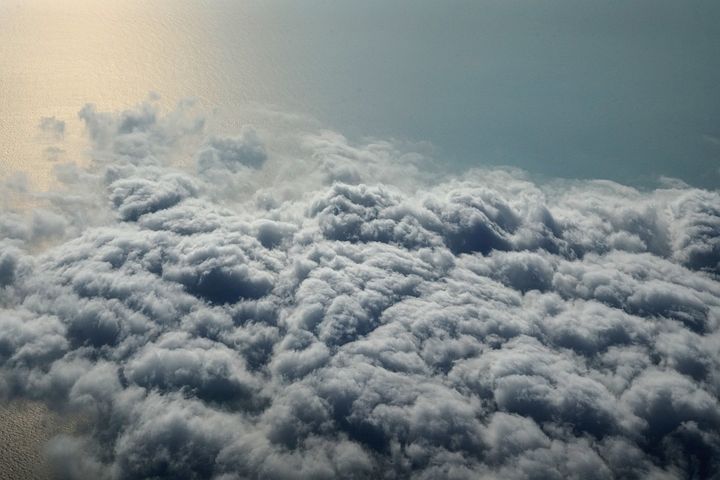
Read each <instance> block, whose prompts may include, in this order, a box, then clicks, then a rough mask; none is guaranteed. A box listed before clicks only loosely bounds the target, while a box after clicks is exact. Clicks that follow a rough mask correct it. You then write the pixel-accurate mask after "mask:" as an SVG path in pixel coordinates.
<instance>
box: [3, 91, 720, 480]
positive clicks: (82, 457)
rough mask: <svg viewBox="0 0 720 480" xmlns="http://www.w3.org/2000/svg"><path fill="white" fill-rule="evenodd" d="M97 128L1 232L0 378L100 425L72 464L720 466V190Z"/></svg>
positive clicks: (165, 472)
mask: <svg viewBox="0 0 720 480" xmlns="http://www.w3.org/2000/svg"><path fill="white" fill-rule="evenodd" d="M81 117H82V118H83V119H84V120H85V122H86V124H87V126H88V131H89V134H90V139H91V142H92V145H93V147H94V151H93V158H94V159H95V161H94V162H93V163H92V164H91V165H90V166H89V167H88V168H87V169H82V168H78V167H69V166H60V167H59V169H58V172H59V178H60V181H61V186H60V187H59V188H60V190H59V191H57V192H50V193H46V194H34V193H32V192H20V193H19V194H21V195H27V196H28V197H32V198H33V199H34V200H35V201H37V202H38V203H39V204H40V206H39V207H38V208H37V209H35V210H34V211H33V212H32V213H30V214H26V213H23V212H21V211H18V210H14V211H11V209H10V207H9V206H7V207H6V208H5V210H6V212H4V215H3V216H2V219H1V220H0V232H2V235H3V240H2V241H1V242H0V305H1V306H2V310H0V327H2V328H0V370H1V371H2V378H3V381H2V382H1V383H0V387H1V388H2V390H3V392H4V393H5V394H6V395H16V396H25V397H30V398H35V399H40V400H43V401H46V402H48V403H49V404H51V405H53V406H55V407H57V408H67V407H74V408H80V409H81V410H82V411H84V412H93V411H95V412H96V414H95V415H93V414H92V413H88V416H89V421H90V422H91V423H92V428H90V429H89V430H88V431H87V432H86V433H85V434H84V436H83V435H80V434H79V433H78V436H76V437H73V438H66V437H60V438H56V439H54V440H53V441H52V442H51V443H50V445H49V447H48V452H49V454H50V456H51V459H52V461H53V462H52V463H53V465H54V466H55V468H56V469H57V472H58V474H60V475H63V476H65V477H69V478H83V477H84V476H86V475H92V476H95V477H103V476H105V477H107V478H139V477H157V478H160V477H168V478H177V477H183V478H227V479H229V478H370V477H376V476H377V475H378V472H383V473H384V474H385V475H386V476H387V477H388V478H409V477H412V478H439V477H447V478H478V477H486V478H528V477H541V478H613V477H624V478H650V477H653V478H679V477H683V476H686V475H693V474H694V475H695V476H696V477H698V478H707V477H710V475H711V474H712V472H714V471H716V470H717V469H718V468H720V465H718V463H717V462H718V458H720V417H718V414H717V412H718V411H720V410H719V409H720V401H719V400H718V399H719V398H720V376H718V371H720V354H718V352H720V348H719V347H720V343H719V341H718V338H720V337H719V336H718V335H719V332H720V323H719V322H720V283H719V282H718V275H719V274H720V264H719V263H718V262H720V251H718V245H720V243H719V241H718V239H720V209H718V207H717V206H718V205H720V196H719V195H718V193H717V192H712V191H705V190H698V189H692V188H690V187H687V186H683V185H671V186H670V188H660V189H657V190H654V191H638V190H635V189H633V188H630V187H623V186H620V185H617V184H613V183H609V182H599V181H597V182H552V183H543V184H540V183H535V182H533V181H532V179H530V178H528V177H527V176H526V175H525V174H524V173H522V172H518V171H512V170H482V169H478V170H473V171H469V172H466V173H465V174H464V175H463V176H462V177H453V176H451V175H447V174H442V175H437V176H436V178H431V176H430V175H428V174H427V173H426V172H427V171H428V170H425V169H424V168H421V166H420V165H422V164H423V162H426V161H427V160H426V159H424V158H422V157H421V156H418V155H411V154H405V153H403V152H402V151H401V150H400V148H399V147H397V146H395V145H393V144H392V143H390V142H372V143H369V144H367V145H352V144H351V143H350V142H349V141H348V140H347V139H345V138H344V137H342V136H340V135H338V134H335V133H333V132H327V131H325V132H319V133H318V132H302V131H300V132H298V133H297V134H296V137H297V138H296V145H297V148H296V150H293V151H288V150H282V149H279V148H278V149H276V148H275V146H274V145H273V144H272V136H271V135H268V133H267V132H265V133H263V134H260V133H256V132H255V131H254V130H251V129H244V130H242V131H241V132H240V134H239V135H238V136H223V137H218V136H215V137H212V136H211V137H209V139H208V140H205V141H202V140H200V139H199V137H198V134H199V132H200V131H201V128H202V126H203V122H202V121H201V120H197V119H195V118H193V117H192V115H190V114H189V113H188V111H187V110H186V109H185V108H184V107H183V108H180V110H179V111H178V112H174V113H170V114H168V115H166V116H164V115H162V114H161V113H160V112H159V111H158V110H157V108H156V107H154V106H153V105H152V104H145V105H142V106H140V107H139V108H138V109H136V110H129V111H126V112H122V113H119V114H112V113H101V112H98V111H97V110H96V109H94V108H93V107H86V108H85V109H83V111H82V112H81ZM188 148H190V149H191V150H192V149H195V151H194V152H191V153H190V154H188ZM187 159H194V160H195V161H191V162H188V161H186V160H187ZM198 167H199V169H198ZM80 185H82V187H80ZM51 202H52V204H51ZM693 472H694V473H693Z"/></svg>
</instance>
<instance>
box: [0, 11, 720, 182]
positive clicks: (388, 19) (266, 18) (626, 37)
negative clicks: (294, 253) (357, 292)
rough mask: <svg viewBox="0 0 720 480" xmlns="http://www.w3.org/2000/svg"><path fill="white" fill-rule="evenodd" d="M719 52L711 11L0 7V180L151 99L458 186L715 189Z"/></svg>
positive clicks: (48, 168) (78, 144)
mask: <svg viewBox="0 0 720 480" xmlns="http://www.w3.org/2000/svg"><path fill="white" fill-rule="evenodd" d="M718 45H720V2H717V1H714V0H710V1H705V0H689V1H687V2H679V1H668V0H652V1H651V0H637V1H633V2H626V1H614V0H609V1H604V2H595V1H589V0H577V1H575V0H573V1H569V0H567V1H566V0H552V1H548V0H543V1H533V2H529V1H528V2H522V1H505V0H502V1H501V0H468V1H464V0H449V1H430V0H392V1H386V0H382V1H380V0H367V1H362V2H359V1H338V0H332V1H330V0H307V1H302V2H298V1H294V0H273V1H264V0H263V1H260V0H243V1H239V0H238V1H219V0H218V1H189V0H156V1H152V2H147V1H139V0H123V1H117V2H105V1H99V0H65V1H62V2H58V1H54V0H0V174H2V175H3V176H7V175H11V174H12V173H13V172H15V171H18V170H22V171H25V172H26V178H27V181H28V182H29V183H30V184H31V185H34V186H40V187H46V186H47V185H49V184H51V183H52V176H53V173H52V172H53V167H54V165H55V164H57V162H78V163H82V162H83V161H85V156H86V155H85V153H84V149H83V148H84V133H83V125H82V123H81V122H80V120H79V119H78V117H77V112H78V111H79V110H80V108H82V106H83V105H84V104H85V103H87V102H92V103H95V104H97V106H98V109H100V110H118V109H123V108H127V107H130V106H132V105H134V104H136V103H138V102H140V101H142V100H143V99H145V98H147V97H148V94H149V93H150V92H155V93H156V94H157V95H159V96H160V98H161V99H162V100H161V101H162V103H163V105H164V106H166V107H167V108H172V107H173V106H174V105H175V104H176V103H177V102H178V101H180V100H181V99H184V98H188V97H191V98H195V99H196V101H197V102H198V104H199V106H200V107H201V108H203V109H205V110H206V111H207V112H211V113H212V121H213V122H215V126H216V128H218V129H220V130H224V131H228V132H232V131H233V130H237V129H238V128H239V127H240V126H241V125H242V124H245V123H252V124H257V123H262V122H268V121H270V120H268V117H267V116H263V115H258V114H257V112H258V111H264V110H267V109H271V110H273V111H281V112H287V113H289V114H298V115H303V116H307V117H309V118H312V119H314V120H315V121H317V122H318V123H319V124H320V125H322V126H324V127H326V128H331V129H334V130H337V131H340V132H342V133H343V134H345V135H347V136H349V137H350V138H360V137H366V136H370V137H380V138H395V139H401V140H409V141H412V142H429V143H430V144H432V146H433V148H434V152H435V153H434V155H435V156H436V157H437V159H438V161H440V162H443V163H444V164H445V165H446V166H447V167H448V168H451V169H453V168H454V169H464V168H466V167H468V166H474V165H488V164H508V165H513V166H517V167H521V168H524V169H527V170H529V171H531V172H533V173H536V174H539V175H544V176H549V177H555V176H562V177H581V178H609V179H613V180H618V181H621V182H624V183H631V184H634V183H643V182H645V183H647V182H650V183H652V182H653V181H655V180H657V179H658V178H660V177H662V176H670V177H676V178H680V179H682V180H684V181H686V182H688V183H690V184H693V185H698V186H703V187H710V188H716V187H717V186H718V184H720V174H719V172H718V168H720V62H718ZM43 119H46V120H43Z"/></svg>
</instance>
